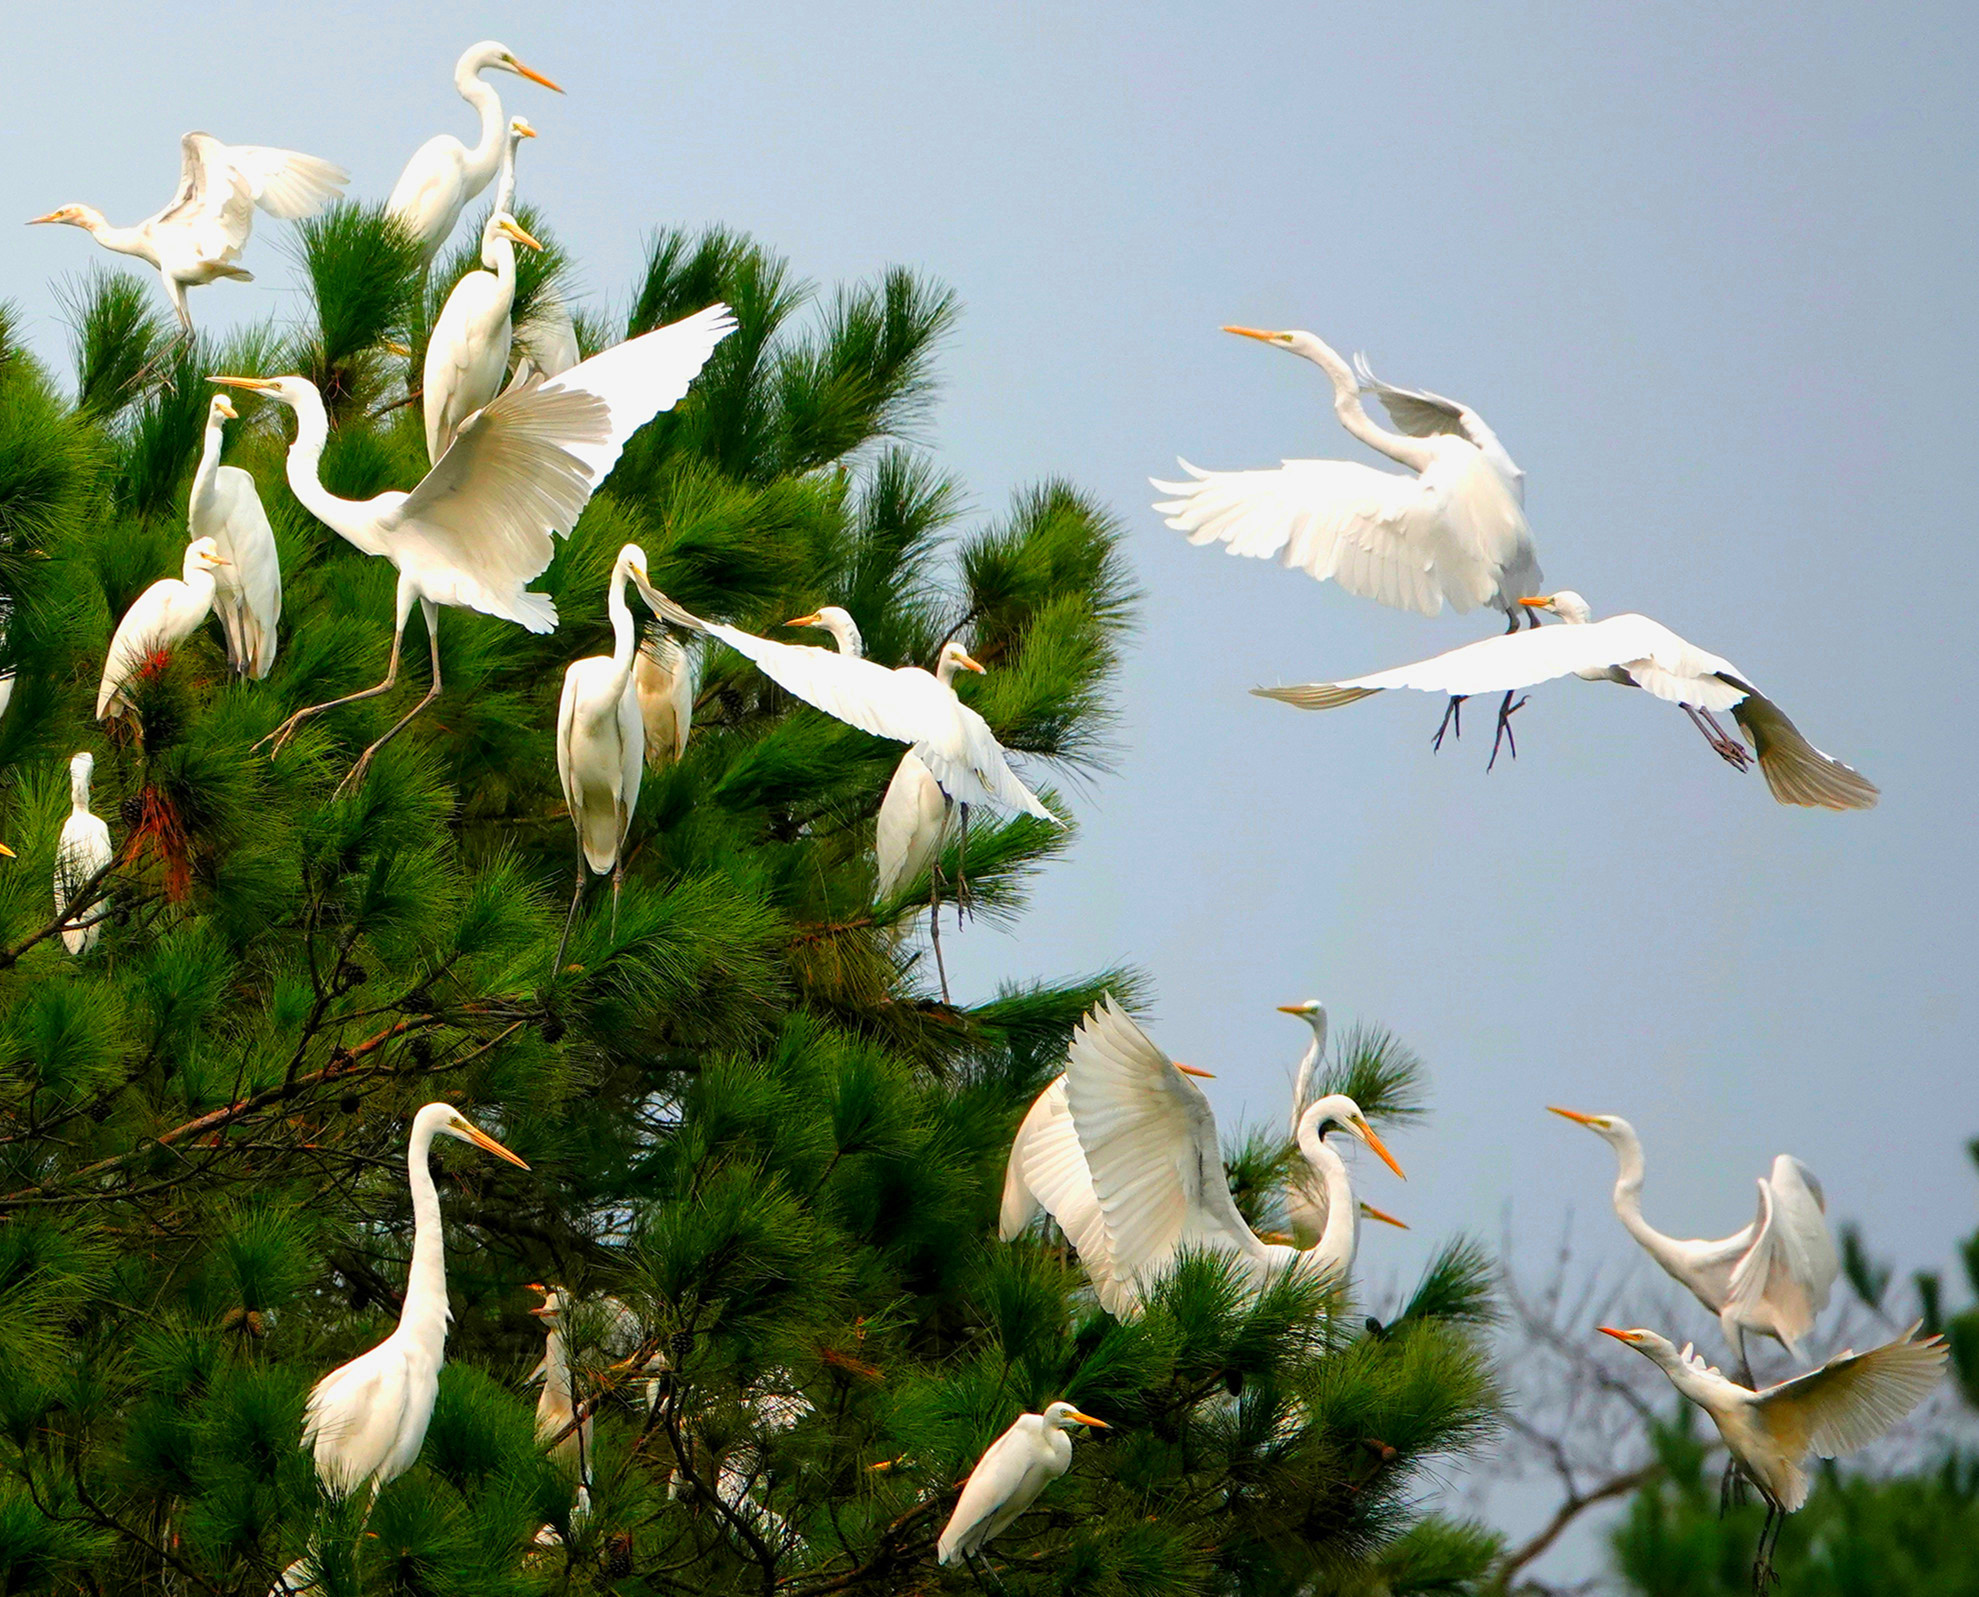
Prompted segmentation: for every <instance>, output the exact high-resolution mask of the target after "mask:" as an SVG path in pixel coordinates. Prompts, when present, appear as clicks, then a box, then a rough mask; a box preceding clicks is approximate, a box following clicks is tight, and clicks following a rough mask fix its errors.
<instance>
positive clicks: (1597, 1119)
mask: <svg viewBox="0 0 1979 1597" xmlns="http://www.w3.org/2000/svg"><path fill="white" fill-rule="evenodd" d="M1546 1108H1547V1112H1548V1113H1550V1114H1556V1115H1559V1116H1561V1117H1562V1118H1563V1119H1566V1120H1571V1121H1573V1123H1574V1124H1575V1125H1577V1126H1585V1127H1587V1129H1588V1130H1589V1131H1592V1132H1593V1133H1595V1135H1597V1136H1599V1137H1602V1138H1604V1139H1606V1140H1607V1141H1609V1142H1617V1141H1619V1140H1621V1139H1622V1138H1623V1137H1630V1136H1633V1135H1634V1134H1635V1127H1633V1126H1631V1125H1630V1124H1629V1123H1628V1122H1627V1121H1626V1120H1624V1119H1623V1118H1622V1117H1621V1116H1620V1115H1584V1114H1582V1113H1581V1112H1580V1111H1579V1110H1578V1109H1561V1108H1559V1107H1558V1106H1556V1105H1554V1104H1548V1105H1547V1106H1546Z"/></svg>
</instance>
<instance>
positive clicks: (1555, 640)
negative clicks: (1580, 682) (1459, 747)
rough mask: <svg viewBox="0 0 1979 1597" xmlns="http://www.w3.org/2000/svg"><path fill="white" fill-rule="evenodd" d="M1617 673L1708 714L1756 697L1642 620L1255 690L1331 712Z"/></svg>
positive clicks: (1539, 632) (1540, 632)
mask: <svg viewBox="0 0 1979 1597" xmlns="http://www.w3.org/2000/svg"><path fill="white" fill-rule="evenodd" d="M1614 671H1619V672H1621V673H1623V674H1624V675H1625V676H1626V677H1627V678H1628V680H1629V681H1631V682H1633V683H1634V685H1635V686H1637V687H1640V688H1645V689H1647V690H1648V691H1649V692H1651V693H1653V694H1655V695H1656V696H1657V697H1658V698H1659V699H1669V700H1672V701H1673V702H1675V703H1678V704H1693V705H1696V706H1698V707H1699V708H1701V709H1706V710H1728V709H1730V708H1731V707H1732V706H1733V705H1735V704H1737V703H1738V702H1739V700H1741V699H1743V698H1744V697H1745V696H1746V695H1747V693H1749V692H1750V691H1751V689H1750V688H1748V687H1747V686H1746V685H1745V683H1744V681H1743V680H1742V679H1741V675H1740V673H1739V672H1738V670H1737V668H1736V667H1734V666H1733V665H1732V664H1731V662H1730V661H1728V660H1724V659H1721V658H1720V657H1719V656H1717V655H1715V654H1710V653H1708V652H1706V651H1705V650H1703V649H1700V648H1697V647H1696V646H1695V645H1693V644H1689V643H1686V642H1685V641H1684V640H1683V639H1682V638H1680V637H1678V636H1677V635H1676V634H1675V633H1674V632H1672V631H1671V630H1670V629H1669V628H1668V627H1666V626H1663V625H1662V624H1661V623H1660V622H1656V621H1651V620H1650V619H1649V618H1648V617H1647V616H1639V615H1619V616H1609V617H1608V618H1607V619H1606V620H1605V621H1591V622H1588V623H1587V624H1585V625H1582V626H1576V625H1571V624H1564V623H1563V624H1561V625H1558V626H1547V627H1540V628H1538V629H1536V630H1531V631H1525V632H1512V633H1504V634H1501V635H1500V636H1498V637H1495V638H1485V639H1483V640H1482V641H1481V642H1478V643H1469V644H1465V645H1464V647H1463V648H1461V649H1452V650H1450V651H1449V652H1448V653H1447V654H1439V655H1436V656H1434V657H1433V658H1431V659H1428V660H1419V661H1417V662H1416V663H1415V664H1413V665H1404V666H1397V667H1396V668H1395V669H1394V670H1392V671H1377V672H1375V673H1374V674H1373V675H1371V676H1363V677H1349V678H1347V679H1346V680H1345V681H1342V682H1315V683H1308V684H1304V685H1301V686H1296V687H1284V688H1254V689H1252V691H1253V692H1254V693H1256V694H1258V695H1259V696H1260V697H1262V698H1267V699H1279V700H1282V701H1283V702H1284V703H1286V704H1295V705H1297V706H1298V707H1299V708H1300V709H1302V710H1329V709H1332V708H1333V707H1334V706H1336V705H1341V704H1351V703H1352V702H1353V701H1354V700H1355V699H1364V698H1366V697H1367V696H1368V695H1369V694H1370V693H1379V692H1381V691H1382V690H1383V689H1385V688H1417V689H1420V690H1421V691H1422V692H1424V693H1451V694H1472V693H1502V692H1505V691H1507V690H1508V689H1515V688H1529V687H1533V686H1535V685H1537V684H1538V683H1541V682H1550V681H1552V680H1553V679H1554V678H1556V677H1564V676H1600V675H1604V674H1607V673H1610V672H1614Z"/></svg>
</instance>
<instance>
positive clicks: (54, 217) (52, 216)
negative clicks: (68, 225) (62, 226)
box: [27, 211, 65, 227]
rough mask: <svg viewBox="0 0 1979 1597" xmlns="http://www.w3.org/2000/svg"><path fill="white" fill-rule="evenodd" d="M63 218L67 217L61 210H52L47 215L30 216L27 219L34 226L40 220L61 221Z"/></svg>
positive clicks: (30, 225)
mask: <svg viewBox="0 0 1979 1597" xmlns="http://www.w3.org/2000/svg"><path fill="white" fill-rule="evenodd" d="M63 220H65V218H64V217H63V215H62V213H61V212H60V211H50V212H49V213H48V214H47V215H46V216H30V217H29V218H28V219H27V225H28V226H29V227H33V226H35V225H36V224H37V223H39V222H60V221H63Z"/></svg>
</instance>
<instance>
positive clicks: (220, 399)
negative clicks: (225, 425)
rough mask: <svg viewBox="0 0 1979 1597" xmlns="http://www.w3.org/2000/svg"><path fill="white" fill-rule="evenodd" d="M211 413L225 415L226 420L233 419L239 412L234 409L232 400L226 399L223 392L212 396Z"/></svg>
mask: <svg viewBox="0 0 1979 1597" xmlns="http://www.w3.org/2000/svg"><path fill="white" fill-rule="evenodd" d="M213 413H214V415H216V416H225V417H226V418H227V420H228V421H233V420H235V419H236V418H237V417H238V416H239V415H240V412H239V411H237V410H235V409H234V407H233V404H232V402H231V401H229V400H228V398H227V396H226V395H225V394H216V395H214V396H213Z"/></svg>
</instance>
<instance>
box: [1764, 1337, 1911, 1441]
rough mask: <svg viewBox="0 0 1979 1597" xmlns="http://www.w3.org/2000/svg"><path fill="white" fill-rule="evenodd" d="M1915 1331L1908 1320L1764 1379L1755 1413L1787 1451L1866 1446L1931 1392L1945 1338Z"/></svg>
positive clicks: (1902, 1418) (1896, 1422)
mask: <svg viewBox="0 0 1979 1597" xmlns="http://www.w3.org/2000/svg"><path fill="white" fill-rule="evenodd" d="M1917 1331H1918V1327H1917V1326H1916V1325H1913V1326H1912V1327H1911V1328H1910V1329H1909V1330H1908V1331H1906V1332H1904V1334H1903V1335H1902V1336H1900V1337H1898V1338H1897V1339H1896V1340H1895V1341H1894V1342H1885V1343H1884V1344H1883V1345H1882V1346H1881V1347H1875V1348H1871V1349H1870V1350H1869V1351H1868V1352H1867V1353H1843V1354H1840V1355H1839V1356H1837V1357H1835V1358H1832V1359H1830V1360H1828V1362H1827V1363H1826V1364H1824V1365H1822V1366H1821V1368H1820V1369H1818V1370H1810V1371H1809V1372H1808V1373H1807V1374H1805V1375H1798V1376H1795V1377H1794V1378H1793V1379H1792V1380H1791V1381H1782V1382H1781V1383H1780V1384H1779V1385H1778V1386H1769V1387H1767V1388H1766V1390H1765V1391H1763V1392H1761V1393H1759V1394H1758V1396H1757V1397H1756V1398H1755V1399H1754V1401H1753V1405H1752V1407H1753V1413H1754V1415H1755V1416H1756V1417H1757V1418H1758V1419H1759V1421H1760V1423H1761V1424H1763V1425H1764V1426H1765V1427H1766V1429H1767V1430H1768V1432H1770V1433H1771V1435H1772V1436H1773V1438H1774V1440H1775V1441H1777V1442H1779V1443H1780V1444H1781V1446H1782V1448H1783V1450H1785V1451H1786V1452H1788V1453H1789V1454H1792V1455H1799V1454H1801V1453H1806V1452H1813V1453H1818V1454H1820V1455H1821V1457H1823V1458H1837V1457H1839V1456H1840V1455H1841V1454H1843V1453H1848V1452H1852V1451H1854V1450H1855V1449H1856V1448H1858V1447H1866V1446H1868V1444H1869V1443H1871V1442H1873V1441H1875V1440H1876V1438H1877V1437H1879V1436H1881V1435H1883V1434H1884V1433H1885V1432H1887V1431H1889V1430H1890V1429H1892V1428H1893V1427H1894V1426H1896V1425H1898V1424H1900V1423H1901V1422H1902V1421H1903V1420H1904V1419H1905V1418H1906V1417H1907V1416H1908V1415H1909V1413H1910V1411H1911V1410H1912V1409H1914V1408H1916V1407H1917V1405H1918V1404H1919V1403H1921V1402H1923V1401H1924V1399H1925V1398H1927V1397H1928V1396H1930V1394H1931V1389H1932V1388H1933V1387H1934V1386H1936V1385H1937V1384H1938V1381H1939V1378H1940V1377H1941V1376H1942V1375H1943V1373H1944V1367H1945V1360H1946V1359H1947V1358H1949V1357H1950V1356H1951V1355H1950V1349H1949V1348H1947V1347H1946V1346H1945V1339H1944V1338H1943V1337H1941V1336H1927V1337H1924V1338H1923V1339H1922V1340H1919V1339H1918V1336H1917Z"/></svg>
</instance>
